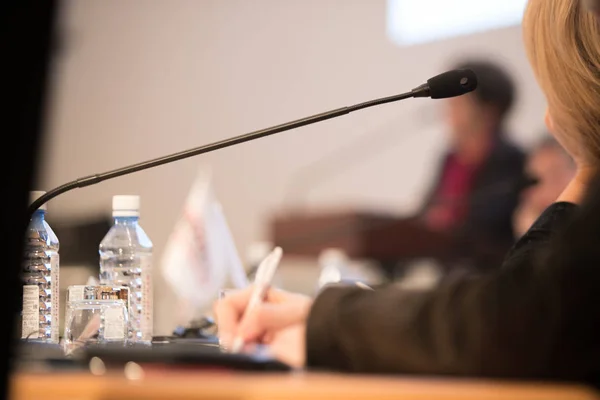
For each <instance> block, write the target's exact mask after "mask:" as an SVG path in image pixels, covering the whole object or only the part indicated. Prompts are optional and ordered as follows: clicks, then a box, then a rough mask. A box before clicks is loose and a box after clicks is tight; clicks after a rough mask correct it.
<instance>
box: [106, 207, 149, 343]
mask: <svg viewBox="0 0 600 400" xmlns="http://www.w3.org/2000/svg"><path fill="white" fill-rule="evenodd" d="M112 206H113V212H112V214H113V218H114V224H113V226H112V227H111V228H110V230H109V231H108V233H107V234H106V236H104V239H102V242H101V243H100V247H99V252H100V284H101V285H111V286H126V287H129V293H130V298H129V333H128V335H129V338H128V339H129V341H130V342H132V343H145V344H150V343H151V341H152V328H153V318H152V317H153V305H152V296H153V291H152V250H153V246H152V242H151V241H150V239H149V238H148V235H146V232H144V230H143V229H142V227H141V226H140V224H139V217H140V211H139V210H140V198H139V196H128V195H118V196H113V202H112Z"/></svg>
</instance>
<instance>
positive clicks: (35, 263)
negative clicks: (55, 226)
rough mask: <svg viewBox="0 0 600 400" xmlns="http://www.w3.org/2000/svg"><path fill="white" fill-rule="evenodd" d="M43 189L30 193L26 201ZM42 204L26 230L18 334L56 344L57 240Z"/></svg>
mask: <svg viewBox="0 0 600 400" xmlns="http://www.w3.org/2000/svg"><path fill="white" fill-rule="evenodd" d="M44 194H45V192H42V191H34V192H31V193H30V203H32V202H33V201H35V200H37V199H38V198H39V197H40V196H42V195H44ZM46 210H47V207H46V205H45V204H44V205H42V206H41V207H40V208H39V209H38V210H37V211H36V212H35V213H34V214H33V216H32V217H31V221H30V223H29V227H28V228H27V233H26V239H25V240H26V242H25V257H24V262H23V266H22V271H21V278H22V281H23V308H22V309H21V338H22V339H26V340H28V341H35V342H45V343H56V344H58V340H59V338H58V325H59V323H60V321H59V317H58V313H59V291H58V285H59V282H58V272H59V263H60V262H59V256H58V250H59V242H58V238H57V237H56V235H55V234H54V232H53V231H52V228H50V225H48V223H47V222H46V219H45V216H46Z"/></svg>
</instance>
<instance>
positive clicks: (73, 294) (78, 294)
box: [69, 285, 85, 301]
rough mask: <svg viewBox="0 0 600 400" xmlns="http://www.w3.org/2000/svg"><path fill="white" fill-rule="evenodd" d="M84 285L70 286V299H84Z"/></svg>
mask: <svg viewBox="0 0 600 400" xmlns="http://www.w3.org/2000/svg"><path fill="white" fill-rule="evenodd" d="M84 289H85V286H84V285H73V286H69V301H79V300H83V291H84Z"/></svg>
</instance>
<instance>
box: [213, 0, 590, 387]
mask: <svg viewBox="0 0 600 400" xmlns="http://www.w3.org/2000/svg"><path fill="white" fill-rule="evenodd" d="M523 29H524V39H525V46H526V49H527V53H528V56H529V58H530V60H531V65H532V68H533V70H534V72H535V75H536V77H537V79H538V81H539V84H540V86H541V88H542V90H543V91H544V93H545V95H546V97H547V100H548V113H547V116H546V121H547V125H548V128H549V130H550V131H551V132H552V134H553V135H554V136H555V137H556V139H557V140H558V141H559V142H560V143H561V144H562V145H563V146H564V148H565V149H566V151H567V152H568V153H569V154H570V155H571V156H572V158H573V159H574V160H575V162H576V165H577V167H576V173H575V175H574V178H573V179H572V180H571V181H570V183H569V184H568V185H567V188H566V189H565V190H564V192H563V193H562V194H561V195H560V196H559V198H558V199H557V201H556V202H555V203H554V204H552V205H551V206H550V207H548V208H547V209H546V210H545V211H544V213H543V214H542V216H541V217H540V218H539V219H538V220H537V221H536V222H535V223H534V225H533V226H532V227H531V229H530V230H529V231H528V232H527V233H526V234H525V235H524V236H523V237H522V238H521V240H520V241H519V242H518V243H517V245H516V246H515V247H514V248H513V250H512V251H511V252H510V254H509V255H508V257H507V258H506V261H505V263H504V265H503V268H501V269H500V270H498V271H496V272H494V273H493V274H491V275H486V276H479V277H470V278H464V279H460V280H456V281H453V282H446V283H444V284H442V285H440V286H439V287H437V288H435V289H433V290H428V291H421V292H407V291H404V290H401V289H398V288H396V287H384V288H379V289H377V290H364V289H361V288H354V287H331V288H328V289H325V290H324V291H323V292H322V293H321V294H320V295H319V296H318V297H317V298H316V299H314V300H313V299H311V298H308V297H305V296H301V295H296V294H290V293H286V292H282V291H277V290H272V291H270V292H269V294H268V296H267V299H266V302H265V304H264V305H263V306H262V307H260V308H258V309H257V311H256V312H255V313H253V314H252V315H250V316H249V318H248V319H245V320H244V321H243V322H240V318H241V317H240V316H241V314H242V312H243V310H244V308H245V306H246V304H247V302H248V297H249V291H248V290H245V291H242V292H240V293H236V294H231V295H230V296H228V297H227V298H226V299H225V300H223V301H221V302H219V303H217V304H216V313H217V315H218V319H219V323H220V327H219V329H220V331H221V332H223V333H224V335H225V336H224V341H228V340H231V338H232V337H233V336H234V335H235V334H239V335H242V336H243V337H244V339H245V340H246V342H248V343H255V342H263V343H266V344H269V345H271V347H272V350H273V353H274V355H275V356H276V357H278V358H280V359H281V360H283V361H285V362H287V363H289V364H292V365H295V366H298V367H302V366H304V367H308V368H315V369H334V370H341V371H353V372H382V373H413V374H414V373H417V374H419V373H420V374H444V375H471V376H473V375H475V376H486V377H506V378H535V379H569V380H580V381H586V382H595V383H597V382H598V381H599V378H600V339H599V338H600V311H599V310H600V180H597V179H596V178H594V175H595V172H596V169H597V167H598V166H599V165H600V28H599V25H598V23H597V21H596V20H595V19H594V16H593V14H592V13H589V12H586V11H585V10H584V9H583V8H582V4H581V3H580V1H579V0H530V1H529V3H528V6H527V10H526V13H525V17H524V21H523ZM589 188H592V189H593V190H591V191H590V190H589ZM586 192H589V193H588V196H589V197H588V198H587V203H585V202H584V205H583V206H581V207H580V206H578V204H580V203H581V202H582V199H584V194H585V193H586Z"/></svg>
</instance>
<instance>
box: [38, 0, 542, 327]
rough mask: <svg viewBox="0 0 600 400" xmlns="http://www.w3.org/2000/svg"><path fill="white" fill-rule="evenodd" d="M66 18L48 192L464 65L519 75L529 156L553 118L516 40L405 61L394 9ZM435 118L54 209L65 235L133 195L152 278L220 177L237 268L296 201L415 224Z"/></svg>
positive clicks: (134, 7)
mask: <svg viewBox="0 0 600 400" xmlns="http://www.w3.org/2000/svg"><path fill="white" fill-rule="evenodd" d="M63 17H64V19H63V22H64V26H63V34H64V41H63V43H62V48H61V52H60V53H59V55H58V59H57V64H56V71H55V72H56V74H55V78H56V79H55V93H54V102H53V104H52V109H51V113H50V115H49V118H50V120H49V121H50V132H49V134H48V136H47V138H46V143H45V148H44V159H43V163H42V170H41V171H40V173H41V175H40V176H41V180H40V183H39V185H38V186H39V187H40V189H42V190H47V189H50V188H52V187H54V186H57V185H59V184H61V183H64V182H65V181H68V180H71V179H74V178H77V177H81V176H84V175H87V174H92V173H96V172H103V171H105V170H109V169H113V168H116V167H120V166H123V165H127V164H131V163H134V162H138V161H142V160H145V159H149V158H153V157H157V156H161V155H165V154H167V153H171V152H176V151H179V150H183V149H186V148H189V147H193V146H198V145H201V144H205V143H208V142H212V141H216V140H219V139H223V138H227V137H229V136H233V135H238V134H242V133H245V132H249V131H252V130H256V129H260V128H264V127H267V126H271V125H275V124H278V123H281V122H285V121H288V120H291V119H296V118H299V117H304V116H307V115H310V114H314V113H318V112H322V111H325V110H329V109H333V108H337V107H340V106H344V105H350V104H353V103H358V102H362V101H365V100H370V99H373V98H377V97H382V96H386V95H391V94H395V93H399V92H403V91H407V90H410V89H412V88H414V87H416V86H418V85H419V84H421V83H423V82H424V81H425V80H426V79H428V78H429V77H431V76H433V75H435V74H437V73H439V72H442V71H443V70H445V69H446V68H447V67H449V65H450V64H451V63H452V62H453V61H454V60H455V59H458V58H460V57H462V56H470V55H477V56H486V57H492V58H494V59H496V60H498V61H499V62H502V63H503V64H505V65H506V66H507V67H508V68H509V69H510V70H511V71H512V72H513V73H514V74H515V78H516V80H517V82H518V85H519V89H520V93H519V95H520V97H519V101H518V104H517V105H516V107H515V112H514V113H513V114H512V118H511V128H513V133H514V135H513V137H514V138H515V140H517V141H518V142H519V143H521V144H522V145H523V146H528V145H529V144H530V143H531V142H532V141H533V140H535V139H536V138H537V137H538V135H539V133H540V132H541V128H542V126H543V112H544V108H545V103H544V100H543V98H542V95H541V93H540V91H539V89H538V88H537V85H536V83H535V81H534V79H533V76H532V74H531V72H530V69H529V66H528V63H527V60H526V57H525V55H524V52H523V48H522V44H521V31H520V27H518V26H517V27H511V28H506V29H499V30H492V31H488V32H485V33H481V34H474V35H469V36H462V37H457V38H452V39H448V40H443V41H438V42H435V43H428V44H423V45H416V46H408V47H401V46H398V45H397V44H394V43H393V42H392V41H391V40H390V39H389V38H388V37H387V36H386V25H385V24H386V2H385V0H286V1H281V0H253V1H251V2H250V1H243V0H202V1H200V0H170V1H151V2H148V1H142V0H129V1H126V2H124V1H119V0H104V1H101V2H84V1H73V0H71V1H68V2H67V7H66V10H65V14H64V16H63ZM438 105H439V103H436V102H435V101H432V100H423V99H416V100H410V101H405V102H403V103H402V104H400V103H396V104H390V105H385V106H380V107H377V108H372V109H368V110H365V111H361V112H357V113H354V114H350V115H348V116H345V117H342V118H338V119H335V120H331V121H327V122H323V123H320V124H317V125H313V126H310V127H305V128H301V129H298V130H295V131H290V132H286V133H283V134H280V135H277V136H273V137H269V138H264V139H261V140H258V141H254V142H251V143H247V144H243V145H240V146H237V147H235V148H229V149H224V150H220V151H218V152H216V153H212V154H209V155H206V156H203V157H199V158H198V157H197V158H194V159H189V160H185V161H180V162H178V163H175V164H171V165H167V166H162V167H159V168H157V169H152V170H148V171H144V172H141V173H137V174H135V175H130V176H127V177H122V178H118V179H115V180H112V181H109V182H106V183H103V184H101V185H98V186H93V187H90V188H85V189H81V190H75V191H73V192H70V193H67V194H65V195H62V196H61V197H58V198H57V199H55V200H53V201H52V202H51V203H50V206H49V213H50V214H51V215H53V216H54V218H61V219H63V220H69V219H78V218H82V217H86V218H91V217H92V216H96V215H108V214H109V213H110V207H111V197H112V195H114V194H139V195H140V196H141V199H142V219H141V223H142V225H143V227H144V228H145V229H146V231H147V232H148V234H149V235H150V237H151V238H152V240H153V242H154V244H155V248H156V259H157V264H158V261H159V260H160V255H161V250H162V248H163V246H164V243H165V241H166V239H167V237H168V235H169V233H170V231H171V229H172V227H173V224H174V223H175V221H176V218H177V217H178V214H179V212H180V210H181V206H182V204H183V201H184V199H185V196H186V195H187V193H188V190H189V189H190V185H191V183H192V181H193V179H194V177H195V174H196V171H197V169H198V167H199V166H200V165H210V166H211V167H212V169H213V173H214V177H215V188H216V192H217V195H218V197H219V199H220V200H221V202H222V204H223V207H224V210H225V212H226V216H227V218H228V221H229V225H230V227H231V230H232V232H233V235H234V237H235V241H236V245H237V246H238V249H239V252H240V255H242V256H244V252H245V249H246V248H247V246H248V245H249V244H250V243H251V242H253V241H255V240H261V239H267V237H266V235H267V233H268V226H267V225H266V222H267V220H268V218H269V217H270V216H271V215H272V214H273V213H274V212H277V211H280V210H282V209H284V208H286V207H287V206H291V205H292V204H291V202H290V200H291V201H293V200H294V199H295V198H297V196H298V195H297V194H296V195H293V196H291V199H290V196H288V194H289V193H290V192H294V193H295V192H298V193H300V194H302V196H303V198H304V199H305V200H306V203H305V204H306V205H307V206H308V207H309V209H310V208H313V209H314V208H323V207H327V208H333V207H338V208H339V207H362V208H368V209H381V210H388V211H393V212H398V213H405V212H406V213H407V212H410V211H412V210H413V209H414V207H415V206H417V205H418V204H419V201H420V200H421V196H422V195H423V191H424V190H425V188H426V187H427V185H428V184H429V179H430V178H431V174H432V173H433V168H434V167H435V162H436V161H437V159H438V156H439V152H440V151H441V150H442V149H443V146H444V140H445V137H444V127H443V124H442V121H441V120H440V118H439V115H438ZM367 137H372V138H373V139H372V140H370V144H369V146H367V154H366V156H365V157H362V158H357V159H356V161H354V160H350V161H348V160H346V161H344V164H340V165H337V166H335V169H336V173H335V174H332V175H331V176H328V175H324V177H323V179H322V180H318V179H317V176H318V174H317V175H315V180H314V187H312V188H310V190H305V189H301V188H298V186H297V185H296V186H295V184H294V182H296V181H297V180H298V177H299V176H301V175H302V171H306V168H307V166H309V165H311V164H312V163H315V162H316V161H318V160H320V159H322V158H323V157H327V155H328V154H330V153H332V152H334V151H336V149H338V148H339V147H340V146H341V145H343V144H348V143H352V142H353V141H357V140H365V138H367ZM328 168H329V167H328ZM317 172H318V171H317ZM294 188H295V190H292V189H294ZM284 200H285V201H284ZM284 250H285V249H284ZM157 269H158V268H157ZM81 283H83V282H81ZM155 292H156V293H155V295H156V297H155V304H156V306H155V307H156V317H155V333H156V334H165V333H170V332H171V331H172V329H173V327H174V323H175V321H174V320H173V313H172V312H171V311H170V310H171V308H172V305H173V304H172V301H171V299H172V296H171V293H170V291H169V289H168V288H166V287H165V285H164V283H163V281H162V279H161V277H160V274H158V271H157V274H156V289H155Z"/></svg>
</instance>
